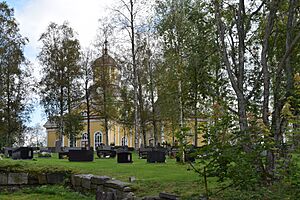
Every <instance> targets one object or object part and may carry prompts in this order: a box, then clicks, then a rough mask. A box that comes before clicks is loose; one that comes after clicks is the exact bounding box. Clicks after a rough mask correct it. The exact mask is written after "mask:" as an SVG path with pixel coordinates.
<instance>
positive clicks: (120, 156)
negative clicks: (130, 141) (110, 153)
mask: <svg viewBox="0 0 300 200" xmlns="http://www.w3.org/2000/svg"><path fill="white" fill-rule="evenodd" d="M117 162H118V163H132V153H130V152H118V153H117Z"/></svg>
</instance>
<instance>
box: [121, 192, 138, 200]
mask: <svg viewBox="0 0 300 200" xmlns="http://www.w3.org/2000/svg"><path fill="white" fill-rule="evenodd" d="M135 199H136V197H135V195H134V193H133V192H127V193H124V194H123V199H122V200H135Z"/></svg>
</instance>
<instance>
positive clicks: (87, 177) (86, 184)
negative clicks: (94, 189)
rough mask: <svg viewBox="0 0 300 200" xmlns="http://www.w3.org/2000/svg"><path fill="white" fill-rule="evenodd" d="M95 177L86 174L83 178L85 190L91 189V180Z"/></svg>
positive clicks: (82, 184)
mask: <svg viewBox="0 0 300 200" xmlns="http://www.w3.org/2000/svg"><path fill="white" fill-rule="evenodd" d="M92 177H93V175H92V174H84V175H82V176H81V179H82V180H81V186H82V187H83V188H86V189H89V190H90V189H91V178H92Z"/></svg>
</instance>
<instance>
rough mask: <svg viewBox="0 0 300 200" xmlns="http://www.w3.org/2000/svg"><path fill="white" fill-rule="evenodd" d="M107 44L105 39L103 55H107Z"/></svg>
mask: <svg viewBox="0 0 300 200" xmlns="http://www.w3.org/2000/svg"><path fill="white" fill-rule="evenodd" d="M107 44H108V41H107V39H105V41H104V48H103V55H107Z"/></svg>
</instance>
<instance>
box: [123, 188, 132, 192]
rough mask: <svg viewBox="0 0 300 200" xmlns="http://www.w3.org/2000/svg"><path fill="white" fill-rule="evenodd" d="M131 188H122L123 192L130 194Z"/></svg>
mask: <svg viewBox="0 0 300 200" xmlns="http://www.w3.org/2000/svg"><path fill="white" fill-rule="evenodd" d="M132 191H133V190H132V188H131V187H124V188H123V192H132Z"/></svg>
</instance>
